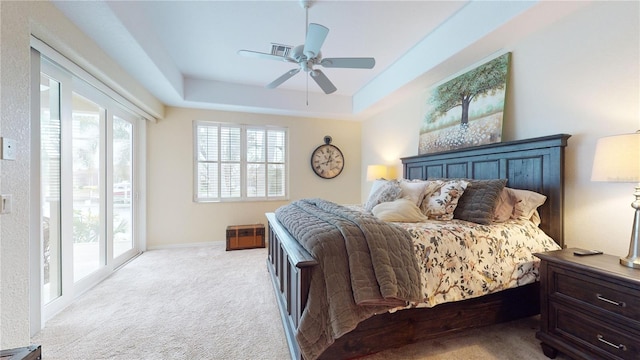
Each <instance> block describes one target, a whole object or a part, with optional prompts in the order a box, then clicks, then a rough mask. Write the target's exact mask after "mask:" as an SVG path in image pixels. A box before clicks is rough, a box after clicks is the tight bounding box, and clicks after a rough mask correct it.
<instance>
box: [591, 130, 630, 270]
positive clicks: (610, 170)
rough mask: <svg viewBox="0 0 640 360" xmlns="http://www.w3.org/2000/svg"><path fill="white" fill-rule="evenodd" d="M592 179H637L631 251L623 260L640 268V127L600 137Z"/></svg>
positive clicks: (624, 263)
mask: <svg viewBox="0 0 640 360" xmlns="http://www.w3.org/2000/svg"><path fill="white" fill-rule="evenodd" d="M591 181H609V182H628V183H635V184H636V188H635V192H634V195H635V197H636V199H635V201H634V202H632V203H631V207H632V208H634V209H635V210H636V211H635V217H634V219H633V228H632V229H631V243H630V244H629V254H628V255H627V257H625V258H620V264H622V265H624V266H627V267H632V268H636V269H640V240H639V239H638V236H639V233H640V130H639V131H637V132H635V133H633V134H623V135H615V136H607V137H603V138H601V139H599V140H598V143H597V144H596V154H595V158H594V160H593V171H592V173H591Z"/></svg>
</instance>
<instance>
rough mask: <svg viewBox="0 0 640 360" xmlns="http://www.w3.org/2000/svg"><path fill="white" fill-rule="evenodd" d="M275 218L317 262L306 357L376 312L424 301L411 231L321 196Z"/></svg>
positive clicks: (304, 326) (304, 334)
mask: <svg viewBox="0 0 640 360" xmlns="http://www.w3.org/2000/svg"><path fill="white" fill-rule="evenodd" d="M276 217H277V218H278V220H279V221H280V222H281V223H282V224H283V225H284V226H285V227H286V228H287V230H289V232H290V233H291V234H292V235H293V236H294V237H295V238H296V239H297V240H298V242H299V243H300V244H301V245H302V246H303V247H304V248H305V249H306V250H307V251H308V252H309V253H310V254H311V255H313V257H314V258H315V259H316V260H318V262H319V265H318V266H316V267H314V268H313V270H312V273H311V285H310V286H311V288H310V290H309V298H308V302H307V306H306V308H305V310H304V312H303V314H302V319H301V321H300V324H299V326H298V333H297V334H296V338H297V340H298V344H299V345H300V349H301V351H302V354H303V356H304V358H305V359H307V360H313V359H316V358H317V357H318V356H319V355H320V354H321V353H322V352H323V351H324V350H325V349H326V348H327V347H329V346H330V345H331V344H332V343H333V342H334V340H335V339H337V338H339V337H340V336H342V335H343V334H345V333H347V332H349V331H351V330H353V329H354V328H355V327H356V326H357V324H358V323H359V322H360V321H362V320H365V319H367V318H369V317H371V316H373V315H374V314H376V313H380V312H385V311H387V310H389V309H391V308H393V307H397V306H403V305H406V303H407V302H408V301H418V300H419V299H420V275H419V272H418V264H417V262H416V260H415V257H414V254H413V246H412V243H411V238H410V235H409V233H408V232H406V231H405V230H404V229H401V228H400V227H397V226H395V225H392V224H387V223H385V222H382V221H380V220H378V219H377V218H375V217H374V216H373V215H371V214H367V213H362V212H359V211H357V210H353V209H349V208H346V207H344V206H340V205H337V204H334V203H332V202H328V201H325V200H321V199H303V200H298V201H295V202H293V203H291V204H289V205H286V206H283V207H281V208H279V209H277V210H276Z"/></svg>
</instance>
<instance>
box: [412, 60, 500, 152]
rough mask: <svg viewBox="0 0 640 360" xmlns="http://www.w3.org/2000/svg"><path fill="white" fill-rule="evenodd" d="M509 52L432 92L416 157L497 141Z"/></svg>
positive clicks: (427, 103) (498, 138)
mask: <svg viewBox="0 0 640 360" xmlns="http://www.w3.org/2000/svg"><path fill="white" fill-rule="evenodd" d="M510 59H511V53H506V54H504V55H501V56H499V57H497V58H495V59H493V60H491V61H489V62H486V63H484V64H482V65H480V66H478V67H476V68H474V69H472V70H470V71H468V72H466V73H464V74H462V75H460V76H458V77H455V78H453V79H451V80H449V81H447V82H445V83H443V84H441V85H439V86H436V87H435V88H433V89H432V90H431V93H430V95H429V96H428V99H427V101H426V111H425V115H424V119H423V121H422V127H421V128H420V141H419V146H418V153H419V154H427V153H434V152H441V151H448V150H454V149H459V148H464V147H470V146H477V145H483V144H489V143H494V142H500V141H501V140H502V115H503V113H504V99H505V93H506V90H507V78H508V76H507V75H508V69H509V62H510Z"/></svg>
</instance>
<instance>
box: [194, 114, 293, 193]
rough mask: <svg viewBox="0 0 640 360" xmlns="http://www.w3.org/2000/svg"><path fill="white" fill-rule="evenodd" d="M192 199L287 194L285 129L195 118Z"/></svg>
mask: <svg viewBox="0 0 640 360" xmlns="http://www.w3.org/2000/svg"><path fill="white" fill-rule="evenodd" d="M194 134H195V150H194V151H195V154H194V157H195V184H194V198H195V201H202V202H205V201H234V200H235V201H242V200H282V199H286V198H287V182H286V176H287V162H286V159H287V148H286V147H287V131H286V129H284V128H279V127H271V126H254V125H237V124H225V123H213V122H205V121H196V122H194Z"/></svg>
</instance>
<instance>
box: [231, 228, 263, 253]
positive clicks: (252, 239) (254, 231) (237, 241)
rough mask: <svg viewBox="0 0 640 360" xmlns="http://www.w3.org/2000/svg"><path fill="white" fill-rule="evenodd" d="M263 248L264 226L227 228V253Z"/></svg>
mask: <svg viewBox="0 0 640 360" xmlns="http://www.w3.org/2000/svg"><path fill="white" fill-rule="evenodd" d="M263 247H264V225H263V224H252V225H232V226H227V251H229V250H240V249H253V248H263Z"/></svg>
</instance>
